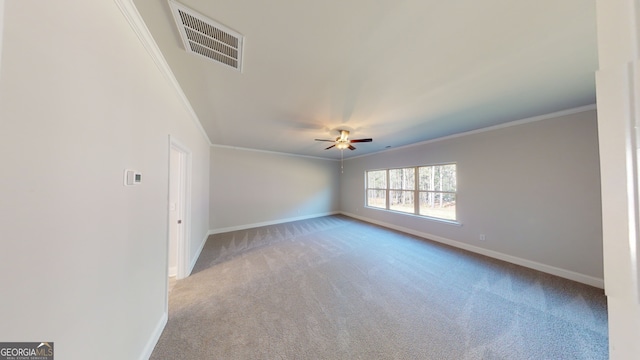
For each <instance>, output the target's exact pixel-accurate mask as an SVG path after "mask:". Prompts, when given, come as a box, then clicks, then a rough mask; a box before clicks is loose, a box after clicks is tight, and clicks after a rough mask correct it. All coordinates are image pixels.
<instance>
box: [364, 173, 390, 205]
mask: <svg viewBox="0 0 640 360" xmlns="http://www.w3.org/2000/svg"><path fill="white" fill-rule="evenodd" d="M367 206H371V207H377V208H383V209H386V208H387V172H386V171H385V170H379V171H367Z"/></svg>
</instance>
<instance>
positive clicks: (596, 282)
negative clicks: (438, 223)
mask: <svg viewBox="0 0 640 360" xmlns="http://www.w3.org/2000/svg"><path fill="white" fill-rule="evenodd" d="M341 214H343V215H346V216H349V217H352V218H354V219H358V220H362V221H366V222H369V223H373V224H376V225H380V226H384V227H386V228H390V229H393V230H398V231H402V232H405V233H407V234H411V235H415V236H419V237H422V238H425V239H428V240H433V241H436V242H439V243H443V244H446V245H450V246H453V247H457V248H459V249H464V250H467V251H471V252H474V253H477V254H481V255H485V256H488V257H491V258H494V259H498V260H503V261H506V262H509V263H512V264H516V265H520V266H524V267H527V268H530V269H534V270H538V271H541V272H544V273H548V274H552V275H555V276H559V277H562V278H565V279H569V280H573V281H577V282H579V283H583V284H587V285H591V286H594V287H597V288H600V289H604V279H600V278H596V277H593V276H589V275H584V274H580V273H577V272H575V271H571V270H566V269H561V268H558V267H555V266H551V265H546V264H542V263H539V262H536V261H531V260H527V259H523V258H519V257H516V256H512V255H507V254H503V253H500V252H497V251H493V250H488V249H483V248H481V247H477V246H473V245H469V244H466V243H463V242H459V241H456V240H451V239H447V238H444V237H442V236H437V235H433V234H428V233H424V232H421V231H417V230H413V229H409V228H406V227H403V226H398V225H394V224H391V223H387V222H383V221H378V220H374V219H370V218H367V217H363V216H360V215H355V214H351V213H348V212H341Z"/></svg>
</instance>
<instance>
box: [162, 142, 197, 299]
mask: <svg viewBox="0 0 640 360" xmlns="http://www.w3.org/2000/svg"><path fill="white" fill-rule="evenodd" d="M190 176H191V151H190V150H189V149H188V148H187V147H186V146H184V145H182V144H181V143H180V142H179V141H178V140H176V139H175V138H174V137H171V136H170V137H169V196H168V223H169V226H168V233H169V236H168V237H169V239H168V251H167V254H168V258H167V274H168V277H167V293H168V292H169V291H171V288H172V286H173V285H174V284H175V281H176V280H180V279H182V278H185V277H186V276H187V274H188V266H189V252H190V246H189V245H190V244H189V232H190V231H189V228H190V226H189V221H190V211H189V209H190V195H189V194H190V183H191V182H190Z"/></svg>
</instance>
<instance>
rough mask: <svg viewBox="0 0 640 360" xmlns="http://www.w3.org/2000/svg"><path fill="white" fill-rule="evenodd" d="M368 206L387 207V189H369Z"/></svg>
mask: <svg viewBox="0 0 640 360" xmlns="http://www.w3.org/2000/svg"><path fill="white" fill-rule="evenodd" d="M367 206H372V207H378V208H383V209H386V208H387V191H386V190H367Z"/></svg>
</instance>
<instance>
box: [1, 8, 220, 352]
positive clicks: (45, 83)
mask: <svg viewBox="0 0 640 360" xmlns="http://www.w3.org/2000/svg"><path fill="white" fill-rule="evenodd" d="M78 14H82V15H81V16H78ZM4 26H5V29H4V32H3V33H4V39H3V50H2V56H3V59H2V69H1V72H0V134H2V141H0V154H1V155H0V156H2V170H1V171H0V198H1V199H2V200H1V201H0V213H1V214H2V216H1V217H0V229H1V232H0V237H1V239H2V251H0V284H2V290H1V291H0V293H1V295H0V319H2V325H1V326H0V339H2V341H54V342H55V350H56V354H55V355H56V359H85V358H87V356H88V354H90V355H89V357H91V358H94V359H140V358H144V356H145V354H147V355H148V351H149V350H150V349H149V348H150V347H151V346H153V345H154V344H153V342H152V341H153V339H154V337H155V336H159V335H160V333H159V331H161V330H162V327H161V325H162V324H163V319H164V321H166V312H165V306H166V298H167V290H166V281H167V278H166V273H167V239H168V237H167V215H168V209H167V199H168V185H169V184H168V174H169V168H168V164H169V135H172V136H175V137H176V138H177V139H179V140H180V142H182V143H183V144H185V145H186V146H188V147H189V148H190V150H191V151H192V155H193V156H192V159H193V176H192V180H193V181H192V187H191V191H192V209H191V215H192V218H191V221H190V225H191V228H190V232H191V239H190V241H191V249H192V250H193V251H194V252H195V250H197V249H198V248H199V246H200V244H201V243H202V241H203V240H204V239H205V237H206V235H207V232H208V229H209V224H208V220H209V213H208V211H209V208H208V199H209V144H208V142H207V141H206V140H205V138H204V137H203V135H202V133H201V132H200V130H199V128H198V127H197V126H196V125H195V122H194V121H193V119H192V118H191V117H190V115H189V113H188V112H187V111H186V109H185V106H184V105H183V103H182V102H181V101H180V100H179V99H178V97H177V93H176V92H175V90H174V88H172V87H171V86H170V85H169V84H168V82H167V81H166V80H165V78H164V77H163V75H162V74H161V73H160V71H159V70H158V67H157V66H156V65H155V63H154V62H153V61H152V59H151V58H150V56H149V54H148V53H147V51H146V50H145V48H144V47H143V46H142V44H141V42H140V40H139V39H138V38H137V37H136V35H135V33H134V32H133V30H132V29H131V26H130V25H129V23H128V22H127V21H126V19H125V17H124V16H123V14H122V13H121V12H120V10H119V9H118V6H117V5H116V3H115V2H113V1H98V2H88V1H68V0H60V1H38V0H21V1H10V2H8V3H6V4H5V13H4ZM126 168H130V169H135V170H139V171H140V172H142V180H143V181H142V184H140V185H138V186H135V187H125V186H123V176H124V175H123V174H124V169H126ZM192 255H193V254H192Z"/></svg>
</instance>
